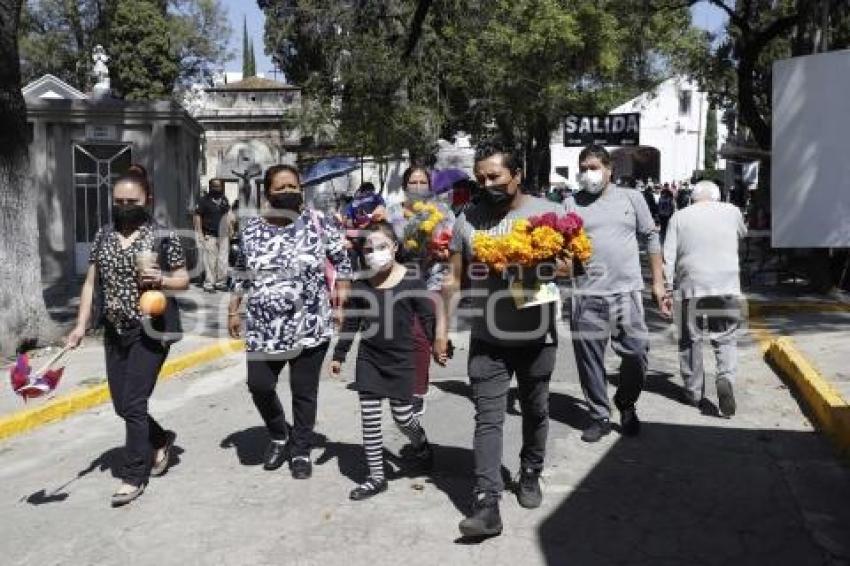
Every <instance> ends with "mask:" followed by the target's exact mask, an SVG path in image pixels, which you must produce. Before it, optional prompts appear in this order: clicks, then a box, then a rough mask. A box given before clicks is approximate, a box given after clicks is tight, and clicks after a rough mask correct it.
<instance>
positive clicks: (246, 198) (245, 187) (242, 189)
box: [231, 163, 263, 209]
mask: <svg viewBox="0 0 850 566" xmlns="http://www.w3.org/2000/svg"><path fill="white" fill-rule="evenodd" d="M231 173H233V175H234V176H235V177H236V178H237V179H239V200H240V201H242V202H241V203H240V204H239V205H240V207H241V206H243V205H245V204H247V205H248V208H252V209H253V208H259V206H260V202H259V198H258V196H259V195H257V194H256V193H255V192H254V191H252V190H251V179H253V178H254V177H259V176H260V175H262V173H263V168H262V167H260V165H259V164H258V163H251V164H250V165H248V166H247V167H246V168H245V170H244V171H237V170H236V169H232V170H231Z"/></svg>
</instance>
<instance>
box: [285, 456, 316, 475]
mask: <svg viewBox="0 0 850 566" xmlns="http://www.w3.org/2000/svg"><path fill="white" fill-rule="evenodd" d="M289 471H290V472H291V473H292V477H293V478H294V479H296V480H308V479H310V477H311V476H312V475H313V463H312V462H311V461H310V457H309V456H295V457H294V458H292V460H290V462H289Z"/></svg>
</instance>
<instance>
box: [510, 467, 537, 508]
mask: <svg viewBox="0 0 850 566" xmlns="http://www.w3.org/2000/svg"><path fill="white" fill-rule="evenodd" d="M516 500H517V501H518V502H519V504H520V505H522V506H523V507H525V508H526V509H537V508H538V507H540V504H541V503H543V492H542V491H541V490H540V470H532V469H531V468H523V469H522V471H520V474H519V481H518V482H517V484H516Z"/></svg>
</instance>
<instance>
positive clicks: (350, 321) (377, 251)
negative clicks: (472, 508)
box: [331, 223, 446, 500]
mask: <svg viewBox="0 0 850 566" xmlns="http://www.w3.org/2000/svg"><path fill="white" fill-rule="evenodd" d="M398 250H399V244H398V239H397V237H396V235H395V232H394V231H393V228H392V226H391V225H390V224H388V223H379V224H376V225H374V230H373V231H372V232H371V233H370V234H369V235H368V236H367V238H366V243H365V245H364V246H363V253H364V256H365V260H366V265H367V266H368V268H369V271H370V273H371V276H370V277H369V279H367V280H363V281H356V282H354V283H353V284H352V287H351V295H350V300H349V301H348V305H347V308H346V310H345V320H344V323H343V328H342V332H341V333H340V337H339V340H338V341H337V345H336V349H335V351H334V356H333V362H332V363H331V373H332V374H334V375H339V373H340V372H341V369H342V363H343V362H344V361H345V357H346V354H347V353H348V350H349V349H350V348H351V344H352V342H353V340H354V335H355V334H356V333H357V332H358V330H360V329H361V328H362V334H361V339H360V345H359V347H358V350H357V366H356V369H355V382H354V383H353V384H352V385H351V388H352V389H354V390H355V391H357V392H358V393H359V395H360V411H361V419H362V425H363V448H364V450H365V452H366V462H367V464H368V466H369V477H368V478H367V479H366V481H365V482H363V483H362V484H360V485H359V486H357V487H356V488H354V489H353V490H352V491H351V494H350V497H351V499H354V500H362V499H367V498H369V497H372V496H373V495H377V494H378V493H381V492H382V491H385V490H386V489H387V482H386V479H385V478H384V458H383V451H384V446H383V440H382V435H381V404H382V400H383V399H385V398H386V399H389V402H390V408H391V410H392V415H393V419H394V420H395V422H396V424H397V425H398V426H399V428H400V429H401V431H402V432H403V433H404V434H405V436H407V438H408V439H409V440H410V442H411V444H410V446H409V447H406V452H407V455H408V456H409V457H410V458H411V459H413V460H416V461H418V462H419V463H420V464H421V465H423V466H424V467H426V468H430V466H431V463H432V460H433V454H432V452H431V447H430V445H429V444H428V440H427V438H426V437H425V431H424V430H423V429H422V426H421V425H420V424H419V419H418V417H417V416H416V415H415V414H414V410H413V402H412V401H413V392H414V382H415V380H416V358H415V356H416V349H417V346H416V343H415V337H416V336H415V332H416V331H415V330H414V328H415V327H416V325H415V323H416V324H418V325H419V326H420V327H421V328H422V330H423V332H424V334H425V336H426V339H427V341H428V343H429V344H431V343H433V341H434V325H435V322H436V318H435V309H434V302H433V299H432V297H431V296H430V295H429V294H428V291H427V290H426V288H425V284H424V283H423V282H422V280H421V279H420V278H419V277H418V276H413V277H411V276H410V274H409V273H408V269H407V268H406V267H405V266H404V265H402V264H400V263H398V262H397V261H396V260H395V256H396V254H397V253H398ZM437 361H438V363H440V364H445V362H446V360H445V358H440V359H438V360H437ZM403 452H404V451H403Z"/></svg>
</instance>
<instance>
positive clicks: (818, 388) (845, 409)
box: [749, 303, 850, 454]
mask: <svg viewBox="0 0 850 566" xmlns="http://www.w3.org/2000/svg"><path fill="white" fill-rule="evenodd" d="M749 308H750V320H751V323H750V332H751V333H752V335H753V337H754V338H755V339H756V341H757V342H758V343H759V346H760V347H761V350H762V352H763V353H764V356H765V359H766V360H767V361H769V362H770V363H771V364H772V365H773V367H774V368H775V370H776V371H777V373H779V376H780V377H781V378H782V379H783V380H784V381H786V382H787V383H788V384H789V385H790V386H791V387H793V388H794V390H795V391H796V392H797V394H798V395H799V396H800V398H801V399H802V401H803V403H805V405H806V408H807V409H808V410H809V413H810V414H811V416H812V418H813V419H814V421H815V425H816V426H817V427H818V429H820V430H821V431H823V432H824V433H825V434H826V435H827V436H828V437H829V438H830V439H831V440H832V442H833V443H834V444H835V446H836V447H837V448H838V450H839V452H842V453H845V454H846V453H850V405H848V404H847V401H846V400H845V399H844V398H843V397H842V396H841V394H840V393H839V392H838V391H837V390H836V389H835V388H834V387H833V386H832V385H830V383H829V381H828V380H827V379H825V378H824V377H823V375H821V373H820V372H819V371H818V370H817V368H816V367H815V366H814V364H812V363H811V362H810V361H809V360H808V359H806V357H805V356H804V355H803V353H802V352H800V351H799V350H798V349H797V348H796V347H795V346H794V341H793V340H792V339H791V338H790V337H788V336H784V337H782V338H776V337H775V336H773V334H771V332H770V331H769V330H768V329H767V327H766V325H765V324H764V323H763V319H762V317H763V316H765V315H766V314H769V313H778V312H782V311H786V312H788V311H790V312H847V311H848V308H847V305H843V304H834V303H832V304H830V303H823V304H818V303H802V304H796V305H795V304H793V303H792V304H781V303H780V304H777V303H762V304H759V303H750V305H749Z"/></svg>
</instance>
